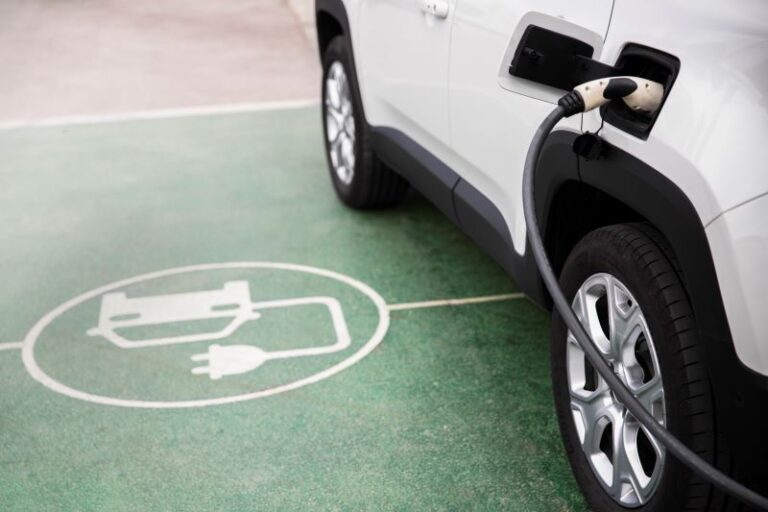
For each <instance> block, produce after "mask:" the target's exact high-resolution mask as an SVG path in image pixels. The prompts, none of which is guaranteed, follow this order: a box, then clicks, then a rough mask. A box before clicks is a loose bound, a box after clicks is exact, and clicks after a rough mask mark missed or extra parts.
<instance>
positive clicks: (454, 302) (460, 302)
mask: <svg viewBox="0 0 768 512" xmlns="http://www.w3.org/2000/svg"><path fill="white" fill-rule="evenodd" d="M523 298H525V294H524V293H504V294H501V295H484V296H481V297H467V298H465V299H442V300H426V301H423V302H404V303H402V304H389V305H388V306H387V309H389V310H390V311H401V310H404V309H420V308H437V307H442V306H464V305H466V304H482V303H483V302H499V301H503V300H515V299H523Z"/></svg>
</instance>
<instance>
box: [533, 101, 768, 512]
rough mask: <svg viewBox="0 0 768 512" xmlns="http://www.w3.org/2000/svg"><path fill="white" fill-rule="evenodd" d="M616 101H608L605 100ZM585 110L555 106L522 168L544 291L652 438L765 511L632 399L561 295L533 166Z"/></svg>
mask: <svg viewBox="0 0 768 512" xmlns="http://www.w3.org/2000/svg"><path fill="white" fill-rule="evenodd" d="M577 89H578V88H577ZM606 96H608V95H606ZM619 97H623V96H619ZM617 98H618V97H617ZM617 98H606V100H610V99H617ZM588 106H589V105H588ZM593 108H594V107H593ZM587 110H589V108H587ZM584 111H585V102H584V99H583V98H582V96H580V95H579V93H578V92H577V91H576V90H574V91H573V92H570V93H568V94H567V95H565V96H563V98H561V99H560V101H559V102H558V106H557V108H555V109H554V110H553V111H552V113H550V114H549V115H548V116H547V117H546V119H544V121H543V122H542V123H541V125H540V126H539V128H538V130H536V134H535V135H534V136H533V140H532V141H531V145H530V147H529V148H528V154H527V155H526V158H525V167H524V170H523V211H524V215H525V222H526V225H527V227H528V241H529V243H530V247H531V250H532V251H533V256H534V258H535V260H536V265H537V266H538V268H539V272H540V273H541V277H542V279H543V280H544V284H545V286H546V287H547V290H549V294H550V295H551V297H552V301H553V302H554V306H555V308H556V309H557V311H558V312H559V313H560V316H561V317H562V318H563V321H564V322H565V325H566V326H567V327H568V330H570V332H571V333H573V335H574V337H575V338H576V340H577V341H578V343H579V345H580V346H581V348H582V349H583V350H584V353H585V354H586V356H587V359H589V362H590V363H591V364H592V366H593V367H594V368H595V370H597V372H598V373H599V374H600V376H601V377H602V378H603V379H605V381H606V383H607V384H608V386H609V387H610V388H611V390H613V392H614V393H616V396H617V397H618V399H619V400H620V401H621V403H623V404H624V405H625V406H626V408H627V409H628V410H629V412H630V413H632V415H633V416H634V417H635V418H637V420H638V421H639V422H640V423H641V424H642V425H643V426H644V427H645V428H646V429H647V430H648V432H650V434H651V435H653V437H655V438H656V439H657V440H658V441H659V442H660V443H661V444H662V445H664V446H665V447H666V448H667V450H669V452H670V453H672V455H674V456H675V457H676V458H677V459H678V460H679V461H680V462H682V463H683V464H685V465H686V466H688V467H689V468H690V469H691V470H692V471H693V472H694V473H696V474H697V475H699V476H700V477H702V478H703V479H705V480H707V481H708V482H710V483H711V484H713V485H715V486H717V487H719V488H720V489H722V490H723V491H725V492H726V493H728V494H730V495H731V496H733V497H735V498H737V499H739V500H740V501H742V502H744V503H745V504H748V505H750V506H753V507H756V508H757V509H758V510H764V511H768V498H765V497H764V496H761V495H759V494H757V493H756V492H755V491H753V490H751V489H748V488H747V487H745V486H744V485H742V484H740V483H739V482H737V481H736V480H734V479H732V478H730V477H729V476H728V475H726V474H724V473H723V472H722V471H720V470H718V469H717V468H715V467H714V466H713V465H712V464H710V463H709V462H707V461H706V460H704V459H702V458H701V457H700V456H698V455H697V454H696V453H694V452H693V450H691V449H690V448H688V447H687V446H685V445H684V444H683V443H682V442H681V441H680V440H679V439H677V438H676V437H675V436H673V435H672V434H671V433H670V432H669V431H668V430H667V429H665V428H664V427H662V426H661V425H660V424H659V423H658V422H657V421H656V419H655V418H654V417H653V416H652V415H651V414H650V413H649V412H648V411H647V410H646V409H645V407H644V406H643V405H642V404H641V403H640V402H639V401H638V400H637V399H636V398H635V396H634V395H633V394H632V392H631V391H630V390H629V389H628V388H627V386H625V385H624V383H623V382H622V381H621V379H619V377H618V376H616V375H615V374H614V373H613V370H611V368H610V366H608V363H607V362H606V361H605V359H603V356H602V354H601V353H600V351H599V350H598V349H597V348H596V347H595V344H594V341H593V340H592V338H591V337H590V336H589V334H588V333H587V331H586V330H585V329H584V326H583V325H582V324H581V322H580V321H579V319H578V318H577V317H576V314H575V313H574V312H573V310H572V309H571V304H570V303H569V302H568V300H567V299H566V298H565V295H564V294H563V291H562V289H561V288H560V284H559V283H558V279H557V276H556V275H555V273H554V271H553V270H552V265H551V264H550V262H549V259H548V258H547V252H546V249H545V247H544V242H543V241H542V239H541V233H540V231H539V226H538V219H537V217H536V204H535V198H534V178H535V174H536V164H537V163H538V160H539V156H540V155H541V149H542V147H543V144H544V141H545V139H546V138H547V136H548V135H549V134H550V132H551V131H552V129H553V128H554V127H555V125H556V124H557V123H558V122H559V121H560V120H561V119H563V118H565V117H569V116H571V115H574V114H577V113H580V112H584Z"/></svg>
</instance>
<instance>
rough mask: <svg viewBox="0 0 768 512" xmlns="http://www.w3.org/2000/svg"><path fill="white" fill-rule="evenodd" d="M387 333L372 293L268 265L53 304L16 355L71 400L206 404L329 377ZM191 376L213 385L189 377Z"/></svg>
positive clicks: (195, 271)
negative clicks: (229, 382) (224, 384)
mask: <svg viewBox="0 0 768 512" xmlns="http://www.w3.org/2000/svg"><path fill="white" fill-rule="evenodd" d="M254 294H255V295H257V296H256V297H255V298H254V296H253V295H254ZM350 311H351V312H354V315H350V314H349V313H348V312H350ZM345 312H347V313H346V314H345ZM89 318H90V319H91V320H90V321H91V322H92V323H90V325H87V324H86V325H83V323H84V322H87V321H88V319H89ZM94 322H95V325H94ZM388 325H389V313H388V310H387V307H386V304H385V302H384V300H383V299H382V298H381V296H379V294H378V293H376V292H375V291H374V290H372V289H371V288H370V287H369V286H367V285H366V284H364V283H361V282H360V281H357V280H355V279H352V278H350V277H348V276H344V275H342V274H338V273H336V272H331V271H328V270H323V269H319V268H315V267H308V266H303V265H293V264H286V263H269V262H246V263H221V264H210V265H196V266H190V267H182V268H176V269H169V270H164V271H160V272H153V273H149V274H143V275H140V276H137V277H133V278H130V279H125V280H123V281H119V282H116V283H112V284H109V285H106V286H103V287H101V288H98V289H95V290H92V291H89V292H87V293H84V294H82V295H80V296H78V297H75V298H73V299H71V300H69V301H67V302H65V303H64V304H61V305H60V306H59V307H57V308H56V309H54V310H53V311H51V312H50V313H48V314H47V315H45V316H44V317H43V318H42V319H40V320H39V321H38V322H37V323H36V324H35V325H34V327H33V328H32V329H31V330H30V331H29V333H28V334H27V336H26V338H25V340H24V345H23V351H22V357H23V361H24V365H25V366H26V368H27V370H28V372H29V373H30V375H31V376H32V377H33V378H35V379H36V380H38V381H39V382H40V383H42V384H43V385H45V386H46V387H48V388H49V389H51V390H53V391H56V392H58V393H61V394H64V395H67V396H70V397H73V398H77V399H80V400H85V401H89V402H94V403H99V404H105V405H116V406H123V407H140V408H183V407H204V406H211V405H220V404H225V403H232V402H239V401H244V400H252V399H255V398H261V397H266V396H271V395H275V394H278V393H282V392H284V391H289V390H293V389H297V388H299V387H302V386H306V385H307V384H312V383H315V382H319V381H321V380H323V379H326V378H328V377H330V376H332V375H334V374H336V373H338V372H340V371H342V370H344V369H345V368H348V367H350V366H352V365H353V364H355V363H356V362H358V361H359V360H360V359H362V358H363V357H365V356H366V355H367V354H369V353H370V352H371V351H372V350H373V349H374V348H375V347H376V345H378V344H379V343H380V342H381V340H382V339H383V337H384V335H385V333H386V331H387V328H388ZM212 342H215V343H212ZM204 344H207V345H204ZM201 345H202V346H201ZM201 349H202V350H201ZM72 368H75V369H76V370H78V371H72ZM257 369H258V371H257ZM200 376H208V377H209V378H208V379H206V381H207V382H210V383H211V384H206V385H203V384H202V381H199V380H195V381H189V380H188V379H190V378H191V379H199V378H200ZM226 376H237V379H239V380H238V381H237V385H236V386H235V387H234V388H232V387H224V388H222V386H221V385H217V384H216V382H223V381H227V380H228V379H223V380H220V379H222V377H226ZM232 378H235V377H232ZM64 382H67V384H65V383H64ZM233 382H234V381H233ZM243 387H251V388H252V389H250V390H247V391H243V390H242V388H243ZM86 389H88V390H86ZM232 389H235V390H237V392H235V393H233V392H232ZM201 394H204V395H209V396H205V397H201V396H200V395H201ZM147 395H150V396H147ZM152 395H159V396H152ZM177 396H179V399H175V398H176V397H177ZM171 397H173V398H174V399H171Z"/></svg>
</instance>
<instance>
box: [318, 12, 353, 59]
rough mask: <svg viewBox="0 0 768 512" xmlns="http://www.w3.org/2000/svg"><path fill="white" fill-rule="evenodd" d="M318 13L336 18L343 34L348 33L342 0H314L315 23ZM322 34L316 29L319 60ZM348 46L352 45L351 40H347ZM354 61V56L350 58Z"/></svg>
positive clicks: (321, 57) (347, 21) (347, 22)
mask: <svg viewBox="0 0 768 512" xmlns="http://www.w3.org/2000/svg"><path fill="white" fill-rule="evenodd" d="M320 13H325V14H327V15H329V16H330V17H332V18H333V19H335V20H336V22H337V23H338V24H339V25H340V26H341V29H342V30H343V31H344V33H345V34H347V35H348V34H349V33H350V32H349V18H348V17H347V9H346V8H345V7H344V2H342V0H315V24H317V20H318V19H319V18H320V16H319V15H320ZM321 37H322V34H321V31H320V30H318V31H317V38H318V40H317V43H318V44H317V47H318V50H320V52H321V55H320V61H321V62H322V60H323V55H322V48H323V41H322V40H321ZM347 39H348V40H349V38H347ZM349 45H350V48H351V46H352V43H351V41H350V42H349ZM352 61H353V62H354V58H353V59H352Z"/></svg>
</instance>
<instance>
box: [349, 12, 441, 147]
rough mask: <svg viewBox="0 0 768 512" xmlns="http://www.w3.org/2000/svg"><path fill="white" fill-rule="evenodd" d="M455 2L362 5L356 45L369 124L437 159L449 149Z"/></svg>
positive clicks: (358, 67)
mask: <svg viewBox="0 0 768 512" xmlns="http://www.w3.org/2000/svg"><path fill="white" fill-rule="evenodd" d="M454 5H455V0H361V2H360V3H359V11H358V16H359V19H358V24H357V26H358V27H359V34H358V41H357V42H358V45H357V47H356V48H355V53H356V56H355V57H356V58H355V60H356V63H357V69H358V74H359V75H361V76H360V77H359V78H360V81H361V83H362V87H361V89H362V91H363V101H364V106H365V110H366V116H367V118H368V121H369V122H370V123H371V124H372V125H378V126H390V127H394V128H397V129H399V130H401V131H403V132H404V133H405V134H406V135H408V136H409V137H411V138H412V139H414V140H416V141H417V142H418V143H420V144H421V145H422V146H424V147H425V148H427V149H429V150H431V151H433V152H435V153H437V154H440V153H441V152H442V151H441V147H442V148H445V147H447V146H448V145H449V143H450V141H449V134H450V131H449V128H448V57H449V53H450V34H451V32H450V24H451V22H452V19H453V12H454V9H453V8H454Z"/></svg>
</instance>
